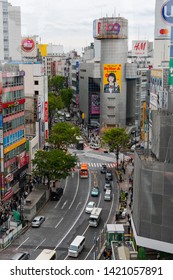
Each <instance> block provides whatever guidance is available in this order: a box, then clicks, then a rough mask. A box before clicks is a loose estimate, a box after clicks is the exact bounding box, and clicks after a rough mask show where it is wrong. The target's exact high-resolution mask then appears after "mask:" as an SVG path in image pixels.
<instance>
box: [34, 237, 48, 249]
mask: <svg viewBox="0 0 173 280" xmlns="http://www.w3.org/2000/svg"><path fill="white" fill-rule="evenodd" d="M45 240H46V238H45V239H44V240H42V241H41V242H40V244H39V245H38V246H37V247H36V248H35V249H34V251H36V250H37V249H38V247H40V245H41V244H43V243H44V241H45Z"/></svg>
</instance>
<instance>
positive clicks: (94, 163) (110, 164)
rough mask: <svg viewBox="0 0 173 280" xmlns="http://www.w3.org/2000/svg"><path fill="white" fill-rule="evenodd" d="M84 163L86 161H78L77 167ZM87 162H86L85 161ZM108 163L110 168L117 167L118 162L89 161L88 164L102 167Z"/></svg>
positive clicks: (107, 165)
mask: <svg viewBox="0 0 173 280" xmlns="http://www.w3.org/2000/svg"><path fill="white" fill-rule="evenodd" d="M82 163H84V162H78V163H77V167H78V168H79V167H80V165H81V164H82ZM85 163H86V162H85ZM103 164H104V165H106V167H108V168H115V167H116V163H114V162H111V163H106V162H102V163H101V162H88V166H89V167H95V168H96V167H99V168H100V167H102V165H103Z"/></svg>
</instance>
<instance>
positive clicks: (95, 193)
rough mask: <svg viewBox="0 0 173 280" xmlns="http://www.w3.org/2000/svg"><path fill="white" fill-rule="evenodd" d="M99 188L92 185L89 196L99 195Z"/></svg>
mask: <svg viewBox="0 0 173 280" xmlns="http://www.w3.org/2000/svg"><path fill="white" fill-rule="evenodd" d="M99 193H100V191H99V188H98V187H93V188H92V190H91V196H99Z"/></svg>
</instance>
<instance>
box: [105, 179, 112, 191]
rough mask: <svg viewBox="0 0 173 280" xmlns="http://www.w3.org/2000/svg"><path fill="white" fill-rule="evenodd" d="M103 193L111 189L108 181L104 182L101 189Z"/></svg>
mask: <svg viewBox="0 0 173 280" xmlns="http://www.w3.org/2000/svg"><path fill="white" fill-rule="evenodd" d="M103 189H104V191H106V190H111V189H112V185H111V183H110V182H109V181H106V182H105V184H104V187H103Z"/></svg>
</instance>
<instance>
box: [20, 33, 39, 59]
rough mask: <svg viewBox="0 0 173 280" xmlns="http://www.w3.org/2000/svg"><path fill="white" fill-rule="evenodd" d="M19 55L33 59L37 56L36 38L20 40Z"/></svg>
mask: <svg viewBox="0 0 173 280" xmlns="http://www.w3.org/2000/svg"><path fill="white" fill-rule="evenodd" d="M21 53H22V56H23V57H32V58H34V57H36V56H37V43H36V36H32V37H23V38H22V41H21Z"/></svg>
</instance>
